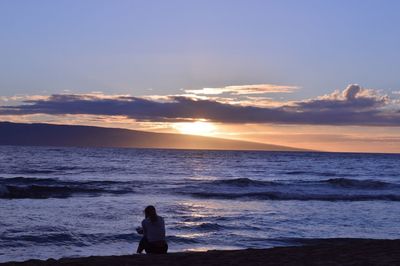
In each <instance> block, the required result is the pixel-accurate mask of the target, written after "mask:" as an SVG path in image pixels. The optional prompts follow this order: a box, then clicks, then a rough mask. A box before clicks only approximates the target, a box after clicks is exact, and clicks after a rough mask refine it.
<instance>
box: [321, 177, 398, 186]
mask: <svg viewBox="0 0 400 266" xmlns="http://www.w3.org/2000/svg"><path fill="white" fill-rule="evenodd" d="M321 182H322V183H328V184H331V185H335V186H340V187H350V188H384V187H394V186H398V184H392V183H388V182H383V181H378V180H356V179H350V178H331V179H328V180H325V181H321Z"/></svg>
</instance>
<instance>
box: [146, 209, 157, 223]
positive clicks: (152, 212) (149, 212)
mask: <svg viewBox="0 0 400 266" xmlns="http://www.w3.org/2000/svg"><path fill="white" fill-rule="evenodd" d="M144 216H145V217H146V218H149V219H150V221H152V222H156V221H157V212H156V208H154V206H153V205H149V206H147V207H146V208H145V209H144Z"/></svg>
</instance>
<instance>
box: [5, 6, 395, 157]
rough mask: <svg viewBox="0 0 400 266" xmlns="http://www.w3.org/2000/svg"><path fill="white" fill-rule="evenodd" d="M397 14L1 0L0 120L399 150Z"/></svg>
mask: <svg viewBox="0 0 400 266" xmlns="http://www.w3.org/2000/svg"><path fill="white" fill-rule="evenodd" d="M399 14H400V1H394V0H393V1H389V0H381V1H368V0H367V1H361V0H358V1H354V0H346V1H345V0H335V1H334V0H319V1H313V0H308V1H307V0H303V1H299V0H297V1H285V0H280V1H267V0H263V1H256V0H246V1H245V0H241V1H239V0H226V1H224V0H213V1H207V0H201V1H200V0H198V1H195V0H192V1H189V0H182V1H174V0H170V1H162V0H159V1H155V0H154V1H152V0H143V1H134V0H131V1H124V0H113V1H111V0H108V1H102V0H93V1H92V0H81V1H78V0H69V1H63V0H57V1H54V0H51V1H45V0H37V1H36V0H35V1H34V0H31V1H28V0H26V1H22V0H0V121H14V122H46V123H64V124H85V125H100V126H109V127H124V128H132V129H140V130H148V131H157V132H180V133H187V132H191V133H195V134H196V133H198V134H205V135H210V136H215V137H222V138H234V139H242V140H251V141H259V142H264V143H273V144H280V145H289V146H297V147H302V148H310V149H322V150H331V151H333V150H334V151H361V152H363V151H368V152H371V151H372V152H375V151H378V152H400V79H399V73H400V52H399V47H400V27H399V25H400V16H399ZM357 84H358V85H357ZM15 96H17V97H15ZM196 123H197V124H196ZM199 123H200V124H199ZM201 123H202V124H201ZM205 129H207V130H205Z"/></svg>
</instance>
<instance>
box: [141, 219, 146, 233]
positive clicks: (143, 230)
mask: <svg viewBox="0 0 400 266" xmlns="http://www.w3.org/2000/svg"><path fill="white" fill-rule="evenodd" d="M142 232H143V236H146V235H147V228H146V223H145V222H144V220H143V221H142Z"/></svg>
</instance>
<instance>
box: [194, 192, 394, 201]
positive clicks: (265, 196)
mask: <svg viewBox="0 0 400 266" xmlns="http://www.w3.org/2000/svg"><path fill="white" fill-rule="evenodd" d="M187 194H190V195H191V196H194V197H200V198H215V199H257V200H300V201H310V200H318V201H372V200H385V201H400V195H399V194H383V195H378V194H358V195H357V194H356V195H348V194H296V193H281V192H252V193H251V192H249V193H223V192H220V193H218V192H215V193H214V192H192V193H187Z"/></svg>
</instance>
